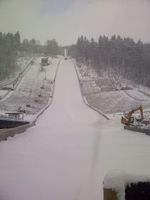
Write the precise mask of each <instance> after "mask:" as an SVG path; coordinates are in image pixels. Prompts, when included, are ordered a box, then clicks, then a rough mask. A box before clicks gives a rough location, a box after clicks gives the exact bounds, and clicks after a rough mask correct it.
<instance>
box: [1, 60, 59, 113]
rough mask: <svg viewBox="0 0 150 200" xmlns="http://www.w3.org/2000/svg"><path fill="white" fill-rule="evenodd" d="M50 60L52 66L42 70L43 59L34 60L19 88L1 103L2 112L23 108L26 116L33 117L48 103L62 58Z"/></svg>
mask: <svg viewBox="0 0 150 200" xmlns="http://www.w3.org/2000/svg"><path fill="white" fill-rule="evenodd" d="M49 60H50V63H51V64H50V65H47V66H44V67H43V69H42V70H41V64H40V62H41V58H36V59H35V60H34V63H33V64H32V65H31V66H30V67H29V69H28V71H26V72H25V74H24V75H23V77H22V78H21V81H20V82H19V85H18V86H17V88H16V89H15V90H13V91H11V92H10V94H9V96H6V98H2V100H1V101H0V109H1V111H9V112H10V111H17V110H18V109H20V108H21V109H23V110H25V111H26V114H29V115H33V114H36V113H37V112H39V111H40V110H41V109H42V108H43V107H44V106H45V105H46V104H47V103H48V101H49V100H50V98H51V97H52V93H53V89H54V79H55V75H56V70H57V65H58V63H59V60H60V58H58V59H53V60H52V59H51V58H49ZM23 63H24V62H23ZM1 92H3V90H1Z"/></svg>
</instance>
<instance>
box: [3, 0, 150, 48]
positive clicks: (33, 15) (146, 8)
mask: <svg viewBox="0 0 150 200" xmlns="http://www.w3.org/2000/svg"><path fill="white" fill-rule="evenodd" d="M0 31H1V32H16V31H19V32H20V34H21V36H22V38H29V39H31V38H32V37H34V38H36V39H38V40H40V41H41V42H44V41H45V40H47V39H52V38H56V39H57V40H58V42H59V43H60V44H63V45H66V44H72V43H74V42H76V39H77V37H78V36H80V35H81V34H83V35H86V36H87V37H88V38H91V37H94V38H96V39H97V38H98V36H99V35H101V34H105V35H108V36H111V35H113V34H120V35H121V36H129V37H132V38H134V39H135V40H138V39H141V40H142V41H144V42H150V1H149V0H0Z"/></svg>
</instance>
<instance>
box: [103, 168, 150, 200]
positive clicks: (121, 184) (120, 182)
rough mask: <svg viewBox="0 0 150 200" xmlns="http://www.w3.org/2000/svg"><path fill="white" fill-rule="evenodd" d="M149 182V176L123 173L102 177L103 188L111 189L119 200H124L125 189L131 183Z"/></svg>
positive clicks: (111, 173) (110, 173)
mask: <svg viewBox="0 0 150 200" xmlns="http://www.w3.org/2000/svg"><path fill="white" fill-rule="evenodd" d="M138 182H150V176H145V175H144V176H142V175H141V176H139V175H131V174H127V173H124V172H109V173H108V174H107V175H106V176H105V177H104V183H103V186H104V188H105V189H112V190H114V191H116V192H117V196H118V199H119V200H125V188H126V187H127V186H129V185H130V184H131V183H134V184H136V183H138Z"/></svg>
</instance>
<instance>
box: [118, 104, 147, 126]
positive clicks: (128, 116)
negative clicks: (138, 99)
mask: <svg viewBox="0 0 150 200" xmlns="http://www.w3.org/2000/svg"><path fill="white" fill-rule="evenodd" d="M136 111H140V114H141V118H140V119H138V120H139V121H143V118H144V116H143V107H142V106H141V105H140V106H139V107H137V108H135V109H133V110H131V111H130V112H128V113H127V114H124V116H122V118H121V123H122V124H125V125H129V124H132V123H133V122H134V117H132V114H133V113H135V112H136Z"/></svg>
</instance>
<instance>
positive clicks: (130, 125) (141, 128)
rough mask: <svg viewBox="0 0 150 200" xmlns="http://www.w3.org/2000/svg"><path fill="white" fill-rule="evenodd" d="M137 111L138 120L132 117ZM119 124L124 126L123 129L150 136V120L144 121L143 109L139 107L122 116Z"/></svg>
mask: <svg viewBox="0 0 150 200" xmlns="http://www.w3.org/2000/svg"><path fill="white" fill-rule="evenodd" d="M137 111H140V115H141V116H140V118H136V117H134V116H132V115H133V113H135V112H137ZM121 123H122V124H124V129H127V130H130V131H135V132H141V133H145V134H147V135H150V120H148V121H147V120H145V119H144V114H143V107H142V106H141V105H140V106H139V107H137V108H135V109H133V110H131V111H130V112H128V113H127V114H124V116H122V117H121Z"/></svg>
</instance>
